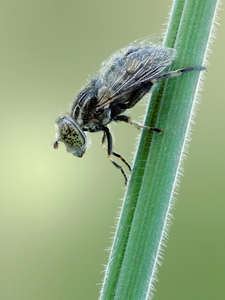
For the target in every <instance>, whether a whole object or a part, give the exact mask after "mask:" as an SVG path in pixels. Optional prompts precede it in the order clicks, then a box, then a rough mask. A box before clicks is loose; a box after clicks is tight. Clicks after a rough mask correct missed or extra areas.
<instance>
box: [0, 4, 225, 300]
mask: <svg viewBox="0 0 225 300" xmlns="http://www.w3.org/2000/svg"><path fill="white" fill-rule="evenodd" d="M169 5H171V1H168V2H167V1H152V0H151V1H150V0H139V1H128V0H124V1H119V0H115V1H103V0H96V1H94V2H93V1H90V0H87V1H72V0H71V1H69V0H65V1H58V0H57V1H51V0H45V1H43V0H38V1H34V0H33V1H25V0H22V1H1V6H0V7H1V9H0V32H1V35H0V36H1V56H0V60H1V71H0V76H1V78H0V81H1V90H0V93H1V94H0V101H1V155H0V159H1V173H0V180H1V190H0V205H1V209H0V238H1V251H0V299H1V300H11V299H13V300H51V299H52V300H53V299H54V300H61V299H66V300H70V299H71V300H72V299H73V300H74V299H79V300H82V299H85V300H86V299H98V294H99V289H100V283H101V281H102V278H103V270H104V267H103V265H104V264H106V263H107V258H108V254H107V252H106V251H105V250H104V249H107V248H108V247H109V246H110V245H111V241H110V238H109V237H112V232H113V231H114V225H115V218H116V216H117V212H118V210H119V207H120V206H121V200H120V199H121V198H122V197H123V193H124V188H123V178H122V176H121V174H120V173H119V172H118V170H116V168H114V167H113V166H112V165H111V164H110V163H109V162H108V160H107V158H106V154H105V151H104V150H103V149H101V148H100V147H99V141H100V137H101V134H100V133H96V134H92V135H91V140H92V145H91V147H90V149H89V150H88V151H87V152H86V154H85V156H84V157H83V158H82V159H78V158H75V157H73V156H72V155H69V154H67V153H66V151H65V147H64V146H63V145H61V146H60V148H59V150H57V151H56V150H54V149H52V144H51V143H52V142H53V140H54V121H55V119H56V118H57V116H58V115H59V114H60V113H61V112H62V113H63V112H65V111H66V109H67V107H68V103H69V102H70V101H71V100H72V99H73V97H74V96H75V94H76V92H77V91H78V90H79V89H80V88H81V86H82V85H83V84H84V83H85V81H86V78H87V75H88V73H90V72H91V73H93V71H94V70H96V69H97V68H98V66H99V64H100V63H101V61H102V60H103V59H105V58H107V57H108V56H109V55H110V54H111V53H112V52H113V51H115V50H117V49H118V48H120V47H123V46H125V45H126V44H128V43H129V42H131V41H133V40H134V39H136V38H140V37H144V36H146V35H149V34H151V33H155V32H160V30H161V29H163V28H165V27H164V26H163V25H162V24H163V23H165V21H166V19H167V16H168V12H169V8H168V6H169ZM222 13H223V12H222V11H220V12H219V14H220V15H221V17H222ZM220 24H221V25H220V26H218V34H217V39H216V40H215V42H214V45H213V47H212V50H213V55H210V57H209V63H210V64H209V66H208V72H207V73H206V74H205V77H206V81H205V83H204V90H203V92H202V96H201V99H202V103H201V105H199V108H198V113H197V118H196V119H195V121H196V122H197V124H196V125H195V126H194V132H193V134H192V142H191V145H190V150H189V155H188V160H186V161H185V164H184V166H185V176H184V177H182V180H181V185H180V192H179V195H178V197H177V198H178V201H177V203H176V210H174V211H173V214H174V216H175V219H174V220H173V223H174V224H173V226H172V228H171V231H170V239H169V242H168V247H167V248H166V251H165V257H164V261H163V267H162V268H159V274H158V278H159V282H158V283H157V284H156V289H157V292H156V294H155V299H157V300H158V299H160V300H161V299H167V300H168V299H173V300H175V299H177V300H178V299H183V300H186V299H205V300H206V299H225V259H224V253H225V237H224V231H225V218H224V216H225V201H224V200H225V183H224V178H225V175H224V170H225V158H224V153H225V151H224V150H225V149H224V148H225V141H224V110H225V100H224V95H223V85H224V68H225V60H224V46H225V35H224V30H225V24H224V19H223V18H221V20H220ZM143 114H144V105H141V104H140V105H138V106H136V107H135V108H134V109H133V111H132V116H133V118H134V119H136V120H140V118H139V117H140V116H143ZM111 128H112V130H113V133H114V136H115V137H116V142H115V149H116V150H118V151H119V152H121V153H122V154H123V155H124V156H125V157H127V159H129V161H131V160H132V152H133V151H134V150H135V143H136V142H135V141H136V137H137V134H138V132H137V131H136V130H135V129H134V128H132V127H131V126H126V124H117V125H112V126H111Z"/></svg>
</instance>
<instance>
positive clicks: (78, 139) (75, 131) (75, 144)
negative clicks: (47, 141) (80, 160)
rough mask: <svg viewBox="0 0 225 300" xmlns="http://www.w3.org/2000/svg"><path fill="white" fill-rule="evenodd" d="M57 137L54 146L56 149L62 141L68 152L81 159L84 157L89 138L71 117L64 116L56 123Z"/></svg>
mask: <svg viewBox="0 0 225 300" xmlns="http://www.w3.org/2000/svg"><path fill="white" fill-rule="evenodd" d="M56 135H57V139H56V141H55V142H54V145H53V147H54V148H55V149H57V148H58V141H62V142H64V144H65V146H66V150H67V151H68V152H70V153H72V154H73V155H76V156H79V157H81V156H83V154H84V152H85V150H86V146H87V137H86V135H85V134H84V132H83V130H82V129H81V128H80V126H79V125H78V124H77V123H76V122H75V121H74V120H73V119H72V118H71V117H70V116H64V117H62V118H61V119H59V120H58V121H57V122H56Z"/></svg>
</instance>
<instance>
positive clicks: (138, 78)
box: [53, 40, 205, 184]
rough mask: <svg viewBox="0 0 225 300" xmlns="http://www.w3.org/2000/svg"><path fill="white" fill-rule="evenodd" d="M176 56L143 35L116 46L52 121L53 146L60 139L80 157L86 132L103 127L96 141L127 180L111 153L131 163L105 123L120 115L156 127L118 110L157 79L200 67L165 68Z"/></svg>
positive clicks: (122, 118)
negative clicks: (66, 108)
mask: <svg viewBox="0 0 225 300" xmlns="http://www.w3.org/2000/svg"><path fill="white" fill-rule="evenodd" d="M175 57H176V50H175V49H173V48H166V47H163V46H160V44H159V43H151V42H149V41H148V40H140V41H135V42H133V43H131V44H130V45H128V46H127V47H125V48H122V49H121V50H118V51H116V52H115V53H114V54H112V55H111V56H110V57H109V59H107V60H106V61H104V62H103V63H102V65H101V68H100V70H99V72H98V73H97V74H96V75H95V76H94V77H92V78H90V79H89V80H88V81H87V83H86V85H85V86H84V87H83V88H82V89H81V91H80V92H79V93H78V95H77V96H76V98H75V100H74V102H73V104H72V106H71V107H70V109H69V112H68V114H66V115H64V116H62V117H60V118H58V120H57V121H56V123H55V131H56V140H55V141H54V143H53V147H54V148H55V149H57V148H58V143H59V142H63V143H64V144H65V146H66V150H67V152H69V153H72V154H73V155H75V156H77V157H82V156H83V155H84V153H85V151H86V149H87V145H88V139H87V136H86V134H85V132H99V131H102V132H103V136H102V140H101V145H102V146H103V147H104V148H106V150H107V155H108V158H109V160H110V161H111V162H112V163H113V165H114V166H116V167H117V168H118V169H120V171H121V172H122V174H123V176H124V178H125V184H126V183H127V175H126V173H125V171H124V169H123V167H122V166H121V165H120V164H118V163H117V162H115V161H114V160H113V158H112V156H115V157H117V158H119V159H120V160H121V161H122V162H123V163H124V164H126V165H127V167H128V168H129V170H130V171H131V167H130V165H129V163H128V162H127V161H126V160H125V158H124V157H123V156H121V155H120V154H119V153H117V152H114V151H113V139H112V135H111V133H110V129H109V128H108V124H109V123H110V122H112V121H115V122H119V121H122V122H125V123H129V124H132V125H134V126H135V127H136V128H138V129H141V128H144V129H147V130H152V131H155V132H161V130H160V129H159V128H155V127H148V126H143V125H140V124H138V123H137V122H135V121H133V120H132V119H131V118H130V117H128V116H126V115H124V114H123V113H124V112H125V111H126V110H127V109H129V108H132V107H133V106H134V105H135V104H136V103H137V102H139V101H140V99H141V98H142V97H143V96H144V95H145V94H146V93H148V92H149V91H150V89H151V87H152V86H153V85H154V84H155V83H156V82H157V81H158V80H161V79H166V78H171V77H174V76H179V75H181V74H183V73H185V72H189V71H194V70H197V71H201V70H204V69H205V67H202V66H200V67H195V66H192V67H187V68H183V69H179V70H175V71H169V72H166V69H167V68H168V67H169V66H170V65H171V64H172V63H173V61H174V59H175Z"/></svg>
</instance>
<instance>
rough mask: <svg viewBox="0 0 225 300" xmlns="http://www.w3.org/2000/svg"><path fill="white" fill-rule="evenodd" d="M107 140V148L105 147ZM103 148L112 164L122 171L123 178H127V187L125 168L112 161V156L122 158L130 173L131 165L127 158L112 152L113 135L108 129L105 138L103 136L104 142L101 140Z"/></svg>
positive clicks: (104, 131)
mask: <svg viewBox="0 0 225 300" xmlns="http://www.w3.org/2000/svg"><path fill="white" fill-rule="evenodd" d="M106 140H107V147H106V145H105V141H106ZM101 146H102V147H103V148H105V149H106V150H107V154H108V158H109V160H110V161H111V163H112V164H113V165H114V166H115V167H116V168H118V169H120V171H121V173H122V174H123V176H124V178H125V185H126V184H127V175H126V173H125V171H124V169H123V167H122V166H120V165H119V164H118V163H116V162H115V161H114V160H113V159H112V157H111V155H114V156H116V157H118V158H120V159H121V160H122V162H124V163H125V164H126V165H127V167H128V168H129V170H130V171H131V167H130V165H129V164H128V162H127V161H126V160H125V158H124V157H123V156H121V155H120V154H119V153H116V152H114V151H112V146H113V142H112V135H111V133H110V131H109V128H108V127H104V128H103V136H102V140H101Z"/></svg>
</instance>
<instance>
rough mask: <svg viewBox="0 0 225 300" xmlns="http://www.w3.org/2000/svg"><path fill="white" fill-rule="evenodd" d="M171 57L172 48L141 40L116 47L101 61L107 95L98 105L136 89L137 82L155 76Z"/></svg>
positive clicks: (101, 72)
mask: <svg viewBox="0 0 225 300" xmlns="http://www.w3.org/2000/svg"><path fill="white" fill-rule="evenodd" d="M175 57H176V50H175V49H172V48H165V47H161V46H159V44H152V43H150V44H149V45H146V44H144V42H142V44H140V43H139V44H138V43H133V44H130V45H129V46H128V47H126V48H123V49H121V50H119V51H117V52H116V53H114V54H113V55H112V56H111V57H110V58H109V60H108V61H106V62H104V63H103V64H102V68H101V70H100V75H101V77H102V78H103V80H104V83H105V85H106V86H107V97H105V99H104V100H103V101H101V102H100V103H99V106H101V107H104V106H106V105H108V104H110V103H111V102H113V101H115V100H118V99H119V98H120V97H121V96H124V95H126V94H129V93H131V92H132V91H134V90H136V89H138V88H139V87H140V86H141V84H144V83H147V82H150V81H151V80H153V79H157V77H158V76H159V75H161V74H162V73H163V71H164V70H165V69H166V68H167V67H168V66H170V65H171V63H172V62H173V60H174V59H175Z"/></svg>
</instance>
